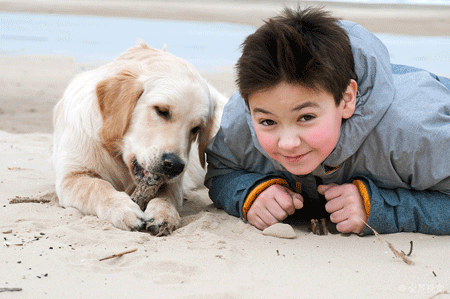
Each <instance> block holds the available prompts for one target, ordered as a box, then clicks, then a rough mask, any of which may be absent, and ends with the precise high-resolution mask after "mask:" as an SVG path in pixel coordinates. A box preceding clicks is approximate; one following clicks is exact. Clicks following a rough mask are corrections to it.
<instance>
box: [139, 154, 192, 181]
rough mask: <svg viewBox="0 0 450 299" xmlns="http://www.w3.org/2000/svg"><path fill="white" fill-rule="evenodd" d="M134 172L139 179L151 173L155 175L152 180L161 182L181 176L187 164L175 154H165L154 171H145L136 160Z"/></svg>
mask: <svg viewBox="0 0 450 299" xmlns="http://www.w3.org/2000/svg"><path fill="white" fill-rule="evenodd" d="M132 165H133V168H132V172H133V174H134V175H135V176H136V177H137V178H138V179H143V178H144V176H145V175H146V174H147V173H148V172H151V173H153V176H152V179H157V180H160V179H162V178H164V179H167V180H170V179H172V178H174V177H176V176H179V175H180V174H181V173H182V172H183V170H184V168H185V166H186V165H185V163H184V162H183V161H182V160H181V159H180V158H179V157H178V156H177V155H175V154H171V153H169V154H167V153H166V154H163V155H162V156H161V160H160V163H159V164H157V165H155V167H153V168H152V169H148V170H147V169H144V168H143V167H142V166H141V165H140V164H139V163H138V162H137V160H136V158H134V159H133V161H132Z"/></svg>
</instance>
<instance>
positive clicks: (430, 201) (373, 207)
mask: <svg viewBox="0 0 450 299" xmlns="http://www.w3.org/2000/svg"><path fill="white" fill-rule="evenodd" d="M355 184H356V185H357V186H358V188H359V190H360V192H361V194H362V196H363V197H366V198H365V201H366V206H365V207H366V212H367V213H368V215H369V218H368V224H369V225H370V226H371V227H372V228H373V229H375V230H376V231H377V232H378V233H380V234H387V233H397V232H418V233H424V234H434V235H444V234H447V235H448V234H450V221H449V219H450V196H449V195H447V194H445V193H442V192H440V191H417V190H408V189H404V188H397V189H394V190H391V189H384V188H379V187H377V186H376V185H375V184H374V183H373V182H372V181H371V180H370V179H368V178H358V180H357V182H355ZM367 201H368V202H367ZM372 233H373V232H372V231H371V230H370V229H369V228H368V227H366V228H365V229H364V231H363V232H362V234H363V235H365V234H372Z"/></svg>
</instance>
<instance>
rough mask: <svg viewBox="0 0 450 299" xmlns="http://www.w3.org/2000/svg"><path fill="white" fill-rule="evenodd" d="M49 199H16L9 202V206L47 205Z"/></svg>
mask: <svg viewBox="0 0 450 299" xmlns="http://www.w3.org/2000/svg"><path fill="white" fill-rule="evenodd" d="M50 201H51V200H50V199H43V198H29V197H16V198H13V199H10V200H9V204H16V203H49V202H50Z"/></svg>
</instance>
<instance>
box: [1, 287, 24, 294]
mask: <svg viewBox="0 0 450 299" xmlns="http://www.w3.org/2000/svg"><path fill="white" fill-rule="evenodd" d="M20 291H22V288H0V293H1V292H20Z"/></svg>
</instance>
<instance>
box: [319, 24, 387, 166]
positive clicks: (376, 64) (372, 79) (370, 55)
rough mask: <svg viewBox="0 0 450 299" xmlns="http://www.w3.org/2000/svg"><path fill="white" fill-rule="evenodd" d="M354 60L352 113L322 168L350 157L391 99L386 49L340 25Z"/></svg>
mask: <svg viewBox="0 0 450 299" xmlns="http://www.w3.org/2000/svg"><path fill="white" fill-rule="evenodd" d="M341 26H342V27H343V28H344V29H345V30H346V31H347V34H348V36H349V38H350V43H351V46H352V52H353V59H354V60H355V73H356V77H357V83H358V92H357V102H356V108H355V112H354V114H353V115H352V117H350V118H349V119H347V120H344V121H343V123H342V126H341V132H340V136H339V140H338V142H337V144H336V147H335V149H334V150H333V152H332V153H331V154H330V155H329V156H328V157H327V158H326V159H325V161H324V162H323V163H322V166H326V167H337V166H339V165H340V164H341V163H342V162H344V161H345V160H346V159H348V158H349V157H350V156H352V155H353V154H354V153H355V152H356V151H357V150H358V149H359V148H360V146H361V144H362V143H363V142H364V140H365V139H366V137H367V136H368V135H369V133H370V132H371V131H372V130H373V129H374V128H375V127H376V126H377V124H378V123H379V122H380V120H381V119H382V118H383V116H384V115H385V113H386V112H387V110H388V109H389V107H390V106H391V104H392V101H393V100H394V96H395V86H394V80H393V77H392V72H391V63H390V58H389V52H388V50H387V48H386V46H385V45H384V44H383V43H382V42H381V41H380V40H379V39H378V38H377V37H376V36H375V35H373V34H372V33H370V32H369V31H367V30H366V29H364V28H363V27H362V26H360V25H358V24H355V23H352V22H346V21H342V22H341Z"/></svg>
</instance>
